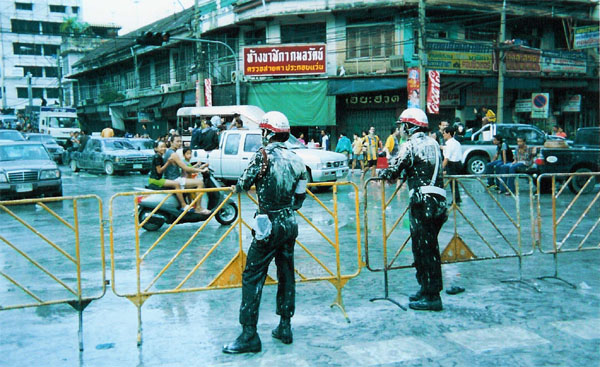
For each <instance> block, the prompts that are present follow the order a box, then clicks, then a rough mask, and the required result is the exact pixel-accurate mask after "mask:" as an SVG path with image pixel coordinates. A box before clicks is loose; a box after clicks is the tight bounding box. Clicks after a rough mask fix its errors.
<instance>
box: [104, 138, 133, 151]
mask: <svg viewBox="0 0 600 367" xmlns="http://www.w3.org/2000/svg"><path fill="white" fill-rule="evenodd" d="M104 146H105V147H106V150H128V149H136V148H135V147H134V146H133V145H131V143H130V142H129V141H127V140H106V141H105V142H104ZM136 150H137V149H136Z"/></svg>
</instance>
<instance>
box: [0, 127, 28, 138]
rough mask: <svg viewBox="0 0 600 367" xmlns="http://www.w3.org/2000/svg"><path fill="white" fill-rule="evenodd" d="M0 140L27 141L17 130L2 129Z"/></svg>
mask: <svg viewBox="0 0 600 367" xmlns="http://www.w3.org/2000/svg"><path fill="white" fill-rule="evenodd" d="M0 140H12V141H25V137H24V136H23V134H21V133H20V132H18V131H17V130H10V129H2V130H0Z"/></svg>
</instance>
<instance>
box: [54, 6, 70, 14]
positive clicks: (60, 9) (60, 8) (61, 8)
mask: <svg viewBox="0 0 600 367" xmlns="http://www.w3.org/2000/svg"><path fill="white" fill-rule="evenodd" d="M50 12H51V13H66V12H67V7H66V6H64V5H50Z"/></svg>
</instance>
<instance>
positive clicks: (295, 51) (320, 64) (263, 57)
mask: <svg viewBox="0 0 600 367" xmlns="http://www.w3.org/2000/svg"><path fill="white" fill-rule="evenodd" d="M325 57H326V52H325V45H324V44H313V45H301V46H295V45H294V46H286V45H273V46H260V47H245V48H244V75H247V76H253V75H254V76H264V75H299V74H324V73H325V72H326V62H325Z"/></svg>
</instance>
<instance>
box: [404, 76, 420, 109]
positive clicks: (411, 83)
mask: <svg viewBox="0 0 600 367" xmlns="http://www.w3.org/2000/svg"><path fill="white" fill-rule="evenodd" d="M407 78H408V80H407V82H406V90H407V92H408V108H421V102H420V99H419V88H420V85H421V82H420V80H419V68H408V77H407Z"/></svg>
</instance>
